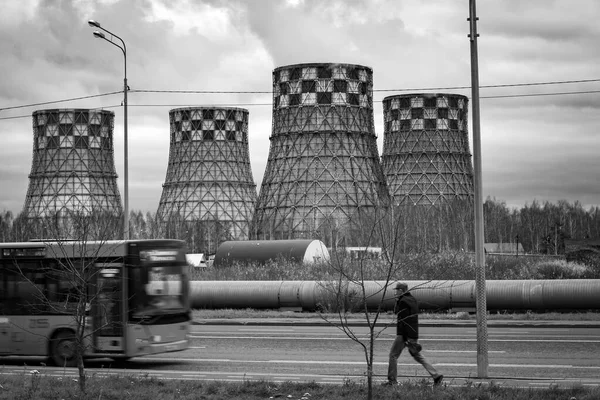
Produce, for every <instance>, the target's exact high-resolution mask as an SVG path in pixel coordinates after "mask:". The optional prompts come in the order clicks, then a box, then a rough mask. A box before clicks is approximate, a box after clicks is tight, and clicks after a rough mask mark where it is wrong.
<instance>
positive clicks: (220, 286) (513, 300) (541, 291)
mask: <svg viewBox="0 0 600 400" xmlns="http://www.w3.org/2000/svg"><path fill="white" fill-rule="evenodd" d="M405 282H406V283H407V284H408V286H409V288H410V289H411V293H412V294H413V295H414V296H415V297H416V298H417V300H418V301H419V303H420V305H421V308H422V309H425V310H447V309H456V308H474V307H475V297H476V296H475V281H466V280H460V281H459V280H455V281H405ZM393 283H394V281H390V282H388V287H387V289H386V293H385V298H384V301H383V303H382V304H383V309H384V310H391V309H392V308H393V305H394V300H393V295H394V294H393V291H392V290H391V289H392V284H393ZM385 284H386V282H385V281H366V282H365V283H364V287H365V299H366V302H367V306H368V308H369V309H371V310H373V309H376V308H377V306H378V305H379V304H380V302H381V300H382V296H383V292H384V288H385ZM336 285H337V283H336V282H333V281H331V282H321V281H192V282H190V296H191V304H192V307H193V308H213V309H217V308H262V309H265V308H266V309H278V308H282V307H284V308H288V307H289V308H301V309H302V310H306V311H313V310H316V309H318V308H319V306H320V304H327V303H330V304H332V303H333V302H336V301H337V300H336V298H337V297H336V291H337V290H338V289H337V286H336ZM342 289H343V293H353V294H354V296H353V298H354V299H355V300H356V299H362V298H363V297H362V294H361V288H360V285H358V284H355V283H354V284H346V285H345V286H344V287H343V288H342ZM486 289H487V290H486V294H487V308H488V310H562V309H564V310H566V309H570V310H577V309H598V308H600V279H576V280H574V279H567V280H565V279H563V280H490V281H487V284H486ZM347 299H349V298H347Z"/></svg>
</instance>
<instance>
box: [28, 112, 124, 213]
mask: <svg viewBox="0 0 600 400" xmlns="http://www.w3.org/2000/svg"><path fill="white" fill-rule="evenodd" d="M113 123H114V113H113V112H111V111H98V110H87V109H71V110H57V109H54V110H38V111H35V112H34V113H33V162H32V165H31V173H30V174H29V188H28V189H27V197H26V198H25V206H24V207H23V212H24V213H25V215H27V216H28V217H30V218H38V217H45V216H49V215H53V214H55V213H57V212H63V211H72V212H83V213H90V212H109V213H112V214H114V215H119V214H121V213H122V211H123V209H122V207H121V196H120V195H119V189H118V187H117V174H116V172H115V162H114V155H113Z"/></svg>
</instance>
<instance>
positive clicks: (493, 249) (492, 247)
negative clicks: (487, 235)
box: [483, 243, 525, 254]
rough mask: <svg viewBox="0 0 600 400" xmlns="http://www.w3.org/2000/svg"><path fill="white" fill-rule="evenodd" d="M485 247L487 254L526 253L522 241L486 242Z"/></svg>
mask: <svg viewBox="0 0 600 400" xmlns="http://www.w3.org/2000/svg"><path fill="white" fill-rule="evenodd" d="M483 248H484V250H485V252H486V253H487V254H525V249H524V248H523V244H521V243H485V244H484V245H483Z"/></svg>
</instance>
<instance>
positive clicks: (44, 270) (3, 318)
mask: <svg viewBox="0 0 600 400" xmlns="http://www.w3.org/2000/svg"><path fill="white" fill-rule="evenodd" d="M190 315H191V314H190V300H189V278H188V265H187V262H186V258H185V243H184V242H183V241H179V240H161V239H158V240H127V241H113V240H111V241H89V242H86V241H76V240H61V241H49V240H48V241H46V240H38V241H31V242H21V243H0V355H18V356H48V357H49V358H50V359H51V361H53V362H54V363H55V364H57V365H60V366H68V367H72V366H76V363H77V360H76V348H77V344H78V340H77V338H82V339H83V340H81V344H82V346H83V347H81V348H82V349H83V355H84V357H86V358H91V357H110V358H113V359H128V358H131V357H137V356H143V355H148V354H156V353H164V352H170V351H179V350H184V349H186V348H187V347H188V330H189V325H190ZM78 327H80V328H81V329H82V330H80V332H82V334H81V335H77V332H78V330H77V328H78Z"/></svg>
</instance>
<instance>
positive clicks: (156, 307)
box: [131, 249, 187, 318]
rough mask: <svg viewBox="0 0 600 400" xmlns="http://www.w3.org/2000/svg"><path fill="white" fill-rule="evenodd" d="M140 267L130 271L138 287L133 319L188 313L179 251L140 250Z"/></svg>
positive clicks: (182, 262)
mask: <svg viewBox="0 0 600 400" xmlns="http://www.w3.org/2000/svg"><path fill="white" fill-rule="evenodd" d="M140 266H141V268H140V267H138V268H134V269H133V270H132V274H133V276H132V278H133V279H134V280H136V281H137V282H141V283H142V284H141V285H139V286H138V287H137V290H136V296H135V298H134V302H135V303H136V304H135V305H133V306H132V307H131V308H132V309H133V310H135V311H134V313H133V317H134V318H140V317H144V316H156V315H163V314H168V313H169V314H170V313H173V312H174V311H175V312H177V311H181V312H186V311H187V300H186V299H187V293H186V290H185V289H186V285H187V280H186V279H187V276H186V272H187V263H186V261H185V252H184V251H183V250H181V249H174V250H170V249H161V250H158V249H152V250H142V251H140Z"/></svg>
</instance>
